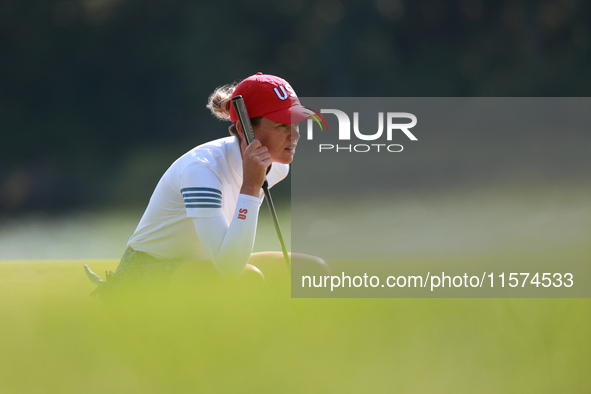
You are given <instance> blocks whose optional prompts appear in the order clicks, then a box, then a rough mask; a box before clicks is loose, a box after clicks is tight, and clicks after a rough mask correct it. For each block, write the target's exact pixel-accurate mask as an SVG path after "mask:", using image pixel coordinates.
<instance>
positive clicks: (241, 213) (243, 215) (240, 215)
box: [238, 208, 248, 220]
mask: <svg viewBox="0 0 591 394" xmlns="http://www.w3.org/2000/svg"><path fill="white" fill-rule="evenodd" d="M238 212H239V213H238V219H241V220H244V219H246V214H247V213H248V209H245V208H242V209H240V210H238Z"/></svg>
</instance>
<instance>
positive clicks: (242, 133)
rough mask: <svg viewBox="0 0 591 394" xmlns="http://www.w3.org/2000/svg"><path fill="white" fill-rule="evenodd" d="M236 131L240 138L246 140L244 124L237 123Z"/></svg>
mask: <svg viewBox="0 0 591 394" xmlns="http://www.w3.org/2000/svg"><path fill="white" fill-rule="evenodd" d="M236 131H238V135H239V136H240V138H242V139H244V130H242V123H240V121H237V122H236Z"/></svg>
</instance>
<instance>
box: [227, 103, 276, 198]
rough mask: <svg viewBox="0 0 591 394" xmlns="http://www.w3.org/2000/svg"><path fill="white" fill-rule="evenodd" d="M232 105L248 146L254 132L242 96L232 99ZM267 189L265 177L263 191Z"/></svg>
mask: <svg viewBox="0 0 591 394" xmlns="http://www.w3.org/2000/svg"><path fill="white" fill-rule="evenodd" d="M232 104H233V105H234V109H235V110H236V114H237V115H238V120H239V121H240V124H241V125H242V130H243V131H244V137H245V138H246V144H247V145H250V143H251V142H252V141H253V140H254V130H253V129H252V123H250V118H249V117H248V111H247V110H246V104H244V99H243V98H242V96H240V95H238V96H236V97H234V98H233V99H232ZM268 187H269V184H268V182H267V177H265V182H264V183H263V189H264V190H265V189H268Z"/></svg>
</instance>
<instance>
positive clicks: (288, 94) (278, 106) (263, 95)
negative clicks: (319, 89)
mask: <svg viewBox="0 0 591 394" xmlns="http://www.w3.org/2000/svg"><path fill="white" fill-rule="evenodd" d="M236 96H242V98H243V99H244V104H245V105H246V109H247V110H248V116H249V117H250V118H256V117H259V116H264V117H265V118H267V119H271V120H272V121H275V122H279V123H285V124H292V123H299V122H301V121H302V120H305V119H308V118H309V117H310V115H311V114H313V113H316V111H313V110H311V109H308V108H306V107H304V106H303V105H302V104H300V100H299V99H298V96H297V95H296V93H295V91H294V90H293V88H292V87H291V85H290V84H289V83H288V82H287V81H286V80H285V79H283V78H279V77H276V76H274V75H268V74H263V73H256V74H255V75H252V76H250V77H248V78H246V79H245V80H243V81H242V82H240V83H239V84H238V86H236V89H235V90H234V93H233V94H232V98H234V97H236ZM230 120H231V121H232V122H237V121H238V115H237V114H236V110H235V109H234V106H233V105H231V106H230Z"/></svg>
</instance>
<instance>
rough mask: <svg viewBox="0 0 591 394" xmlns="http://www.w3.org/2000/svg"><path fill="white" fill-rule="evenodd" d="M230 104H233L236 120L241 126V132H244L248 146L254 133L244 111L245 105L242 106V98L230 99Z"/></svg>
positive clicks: (246, 112)
mask: <svg viewBox="0 0 591 394" xmlns="http://www.w3.org/2000/svg"><path fill="white" fill-rule="evenodd" d="M232 104H234V109H235V110H236V114H237V115H238V120H239V121H240V124H241V125H242V130H243V131H244V137H245V138H246V143H247V144H248V145H250V143H251V142H252V141H253V140H254V131H253V129H252V124H251V123H250V118H249V117H248V111H247V110H246V104H244V99H243V98H242V96H236V97H234V98H233V99H232Z"/></svg>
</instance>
